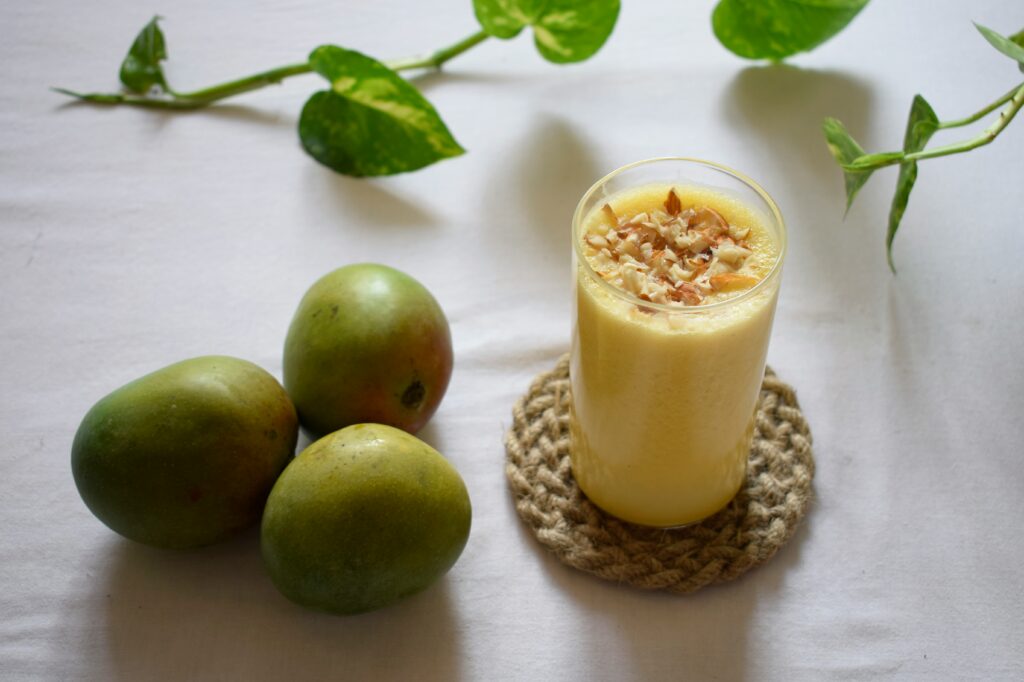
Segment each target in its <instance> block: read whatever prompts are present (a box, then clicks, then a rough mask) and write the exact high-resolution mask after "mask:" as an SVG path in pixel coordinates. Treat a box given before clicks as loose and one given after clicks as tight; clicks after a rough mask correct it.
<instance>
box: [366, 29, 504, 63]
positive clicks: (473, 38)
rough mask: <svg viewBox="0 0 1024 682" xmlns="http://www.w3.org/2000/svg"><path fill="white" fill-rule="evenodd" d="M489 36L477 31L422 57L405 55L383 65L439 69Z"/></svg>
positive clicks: (484, 32)
mask: <svg viewBox="0 0 1024 682" xmlns="http://www.w3.org/2000/svg"><path fill="white" fill-rule="evenodd" d="M489 37H490V36H489V35H488V34H487V32H486V31H477V32H476V33H474V34H472V35H470V36H467V37H465V38H463V39H462V40H460V41H459V42H457V43H455V44H453V45H449V46H448V47H445V48H442V49H440V50H437V51H436V52H434V53H433V54H430V55H427V56H424V57H407V58H405V59H396V60H394V61H390V62H385V65H386V66H387V67H388V68H390V69H392V70H394V71H408V70H410V69H440V68H441V65H442V64H444V63H445V62H446V61H448V60H449V59H451V58H452V57H458V56H459V55H460V54H462V53H463V52H465V51H466V50H468V49H470V48H472V47H476V46H477V45H479V44H480V43H482V42H484V41H485V40H487V38H489Z"/></svg>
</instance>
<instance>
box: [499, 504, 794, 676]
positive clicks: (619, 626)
mask: <svg viewBox="0 0 1024 682" xmlns="http://www.w3.org/2000/svg"><path fill="white" fill-rule="evenodd" d="M509 498H510V501H511V495H509ZM513 503H514V502H513ZM517 521H519V520H518V519H517ZM516 525H517V526H518V529H519V532H520V536H521V538H522V543H523V544H524V545H528V546H529V548H530V550H531V551H532V552H533V553H534V554H535V556H536V558H537V560H538V561H539V562H540V563H541V565H542V566H543V567H544V570H545V573H546V575H547V576H548V578H549V580H550V582H551V584H552V585H554V586H555V587H557V588H558V589H559V590H560V591H561V592H563V593H564V594H566V595H567V596H568V597H569V598H570V599H571V600H572V601H573V602H574V603H575V604H576V605H577V606H578V607H579V608H580V609H581V610H582V611H583V612H584V613H585V617H584V618H581V622H586V623H588V624H589V628H588V629H589V631H590V636H589V637H587V636H586V635H585V634H584V633H580V640H581V641H586V642H587V644H588V645H589V647H590V648H591V649H592V651H584V650H581V651H580V652H579V659H580V666H581V677H583V678H593V679H604V678H607V676H608V671H607V670H598V669H595V670H589V671H588V670H586V669H585V666H586V662H587V661H600V660H604V659H605V658H606V656H602V655H601V654H600V651H601V650H603V649H606V648H607V647H608V646H610V643H609V635H608V632H609V631H612V632H614V633H615V634H616V635H617V638H618V640H619V641H620V642H622V643H623V644H625V645H628V651H629V652H630V654H631V660H630V661H629V662H628V664H626V665H624V666H623V668H625V669H628V670H631V671H633V674H632V676H631V677H630V679H634V680H654V679H679V680H689V679H695V680H704V679H715V680H744V679H750V680H756V679H759V676H758V670H759V666H758V664H757V662H756V661H754V662H750V661H748V660H747V657H746V651H747V648H748V647H747V639H748V631H749V630H750V628H751V618H752V614H753V612H754V610H755V606H756V605H757V604H758V602H760V601H763V600H777V599H780V598H781V596H780V595H781V593H782V588H783V585H784V581H785V576H786V575H787V573H789V572H790V570H792V569H793V568H794V567H796V566H797V565H798V564H799V563H800V550H801V545H803V543H804V541H805V539H806V538H807V536H808V534H809V532H810V530H809V528H808V521H807V520H805V521H804V523H802V524H801V526H800V527H799V528H798V529H797V530H796V532H795V533H794V534H793V536H792V537H791V538H790V540H789V542H788V543H787V544H786V545H785V546H784V547H783V548H781V549H780V550H779V552H778V553H777V554H776V555H775V556H774V557H772V558H771V559H770V560H769V561H767V562H766V563H765V564H763V565H761V566H759V567H757V568H754V569H752V570H751V571H750V572H748V573H746V574H744V575H743V576H741V577H740V578H738V579H736V580H734V581H732V582H728V583H723V584H720V585H710V586H708V587H704V588H702V589H700V590H697V591H696V592H693V593H691V594H685V595H678V594H670V593H667V592H661V591H657V592H655V591H647V590H641V589H638V588H634V587H630V586H628V585H617V584H615V583H613V582H610V581H606V580H604V579H601V578H598V577H596V576H592V575H590V574H587V573H584V572H582V571H579V570H577V569H575V568H572V567H569V566H567V565H565V564H563V563H561V562H560V561H559V560H558V559H557V558H556V557H555V556H554V555H553V554H551V553H550V552H548V551H547V550H546V549H545V548H544V547H543V546H541V545H540V544H539V543H538V542H537V540H536V539H535V538H534V537H533V535H532V533H531V532H530V530H529V529H527V527H526V525H525V524H524V523H522V522H521V521H519V522H518V523H517V524H516Z"/></svg>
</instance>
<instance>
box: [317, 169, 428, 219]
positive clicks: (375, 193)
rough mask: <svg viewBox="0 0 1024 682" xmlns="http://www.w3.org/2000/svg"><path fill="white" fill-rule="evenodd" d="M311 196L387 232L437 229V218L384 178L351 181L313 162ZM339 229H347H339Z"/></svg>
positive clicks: (354, 179)
mask: <svg viewBox="0 0 1024 682" xmlns="http://www.w3.org/2000/svg"><path fill="white" fill-rule="evenodd" d="M304 172H305V173H306V175H307V176H308V181H309V182H308V184H309V187H310V188H311V189H310V193H311V195H317V197H316V198H317V201H318V203H324V204H326V205H332V204H333V206H334V207H335V208H336V209H337V211H336V212H337V214H338V215H352V217H353V218H352V219H353V222H354V223H356V224H359V225H366V226H372V227H373V229H374V230H381V229H387V228H402V229H416V228H418V229H425V228H433V227H438V226H439V224H440V222H439V220H438V217H437V216H436V215H434V214H433V213H432V212H430V211H429V210H428V209H426V208H425V207H424V206H422V205H421V204H419V203H417V202H416V201H414V200H413V199H410V198H406V197H405V196H403V195H402V194H401V193H400V192H399V191H398V190H397V189H395V185H394V184H392V183H388V182H387V180H386V179H381V178H352V177H347V176H344V175H341V174H339V173H335V172H334V171H332V170H331V169H329V168H327V167H326V166H323V165H321V164H319V163H317V162H316V161H314V160H313V159H309V163H308V164H306V168H305V171H304ZM338 227H339V229H342V228H344V225H339V226H338Z"/></svg>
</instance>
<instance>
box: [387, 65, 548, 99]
mask: <svg viewBox="0 0 1024 682" xmlns="http://www.w3.org/2000/svg"><path fill="white" fill-rule="evenodd" d="M406 80H408V81H409V82H410V83H412V84H413V85H415V86H416V88H417V89H419V90H420V91H421V92H424V93H425V92H426V91H428V90H431V89H433V88H435V87H439V86H442V85H450V86H453V87H455V86H460V85H472V86H487V85H492V86H498V87H502V86H507V85H511V84H515V83H519V82H524V81H528V80H530V78H528V77H526V76H524V75H522V74H513V73H501V72H492V71H465V70H458V71H454V70H449V69H444V68H441V69H425V70H422V71H418V72H415V73H412V74H409V75H407V76H406Z"/></svg>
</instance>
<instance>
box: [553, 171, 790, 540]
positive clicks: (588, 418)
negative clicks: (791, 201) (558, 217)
mask: <svg viewBox="0 0 1024 682" xmlns="http://www.w3.org/2000/svg"><path fill="white" fill-rule="evenodd" d="M693 164H698V166H699V167H698V168H696V169H694V168H691V166H692V165H693ZM680 168H682V169H683V170H685V172H680ZM638 170H639V171H640V172H636V171H638ZM658 178H663V179H658ZM693 178H696V179H693ZM573 240H574V260H575V263H574V266H575V271H576V272H575V326H574V330H573V344H572V356H571V363H570V377H571V384H572V398H573V399H572V403H571V404H572V412H571V417H570V430H571V434H572V451H571V452H572V468H573V474H574V475H575V477H576V480H577V482H578V483H579V485H580V487H581V488H582V490H583V492H584V493H586V495H587V497H588V498H590V500H591V501H593V502H594V503H595V504H596V505H598V506H599V507H601V508H602V509H604V510H605V511H607V512H609V513H611V514H613V515H615V516H617V517H619V518H621V519H623V520H626V521H630V522H633V523H638V524H643V525H650V526H660V527H671V526H678V525H684V524H688V523H692V522H695V521H699V520H701V519H703V518H705V517H707V516H710V515H711V514H714V513H715V512H716V511H718V510H720V509H721V508H722V507H724V506H725V505H726V504H727V503H728V502H729V500H731V499H732V498H733V496H735V494H736V492H737V491H738V490H739V488H740V485H741V484H742V482H743V480H744V477H745V473H746V463H747V459H748V453H749V449H750V442H751V436H752V434H753V428H754V410H755V404H756V401H757V397H758V393H759V390H760V385H761V380H762V378H763V375H764V366H765V356H766V354H767V349H768V339H769V336H770V333H771V326H772V318H773V316H774V312H775V304H776V300H777V297H778V290H779V279H780V275H781V263H782V257H783V254H784V251H785V228H784V226H783V223H782V219H781V215H780V214H779V212H778V209H777V208H776V207H775V204H774V203H773V202H772V201H771V199H770V198H769V197H768V195H767V194H765V193H764V192H763V190H761V189H760V188H759V187H757V186H756V185H755V184H753V182H752V181H749V180H747V179H745V178H743V177H742V176H740V175H739V174H737V173H735V172H733V171H730V170H728V169H725V168H721V167H717V166H714V165H713V164H707V163H704V162H695V161H689V160H685V159H660V160H655V161H651V162H642V163H641V164H635V165H634V166H627V167H626V168H625V169H622V170H620V171H616V173H613V174H612V175H611V176H609V177H608V178H605V179H604V180H602V181H601V182H599V183H598V184H597V185H595V186H594V188H592V189H591V191H590V192H588V194H587V195H586V196H585V197H584V199H583V201H581V203H580V207H579V208H578V209H577V213H576V217H575V219H574V230H573Z"/></svg>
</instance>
